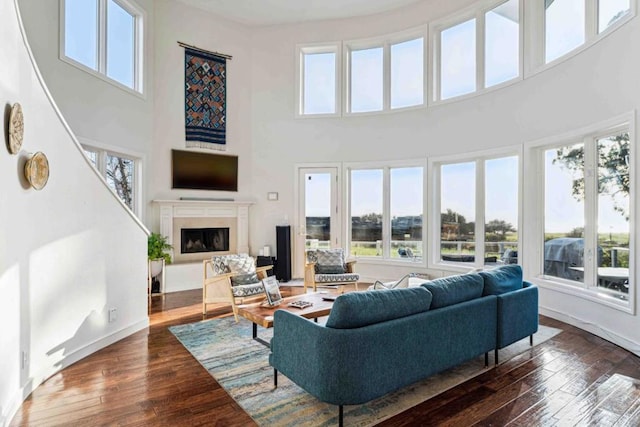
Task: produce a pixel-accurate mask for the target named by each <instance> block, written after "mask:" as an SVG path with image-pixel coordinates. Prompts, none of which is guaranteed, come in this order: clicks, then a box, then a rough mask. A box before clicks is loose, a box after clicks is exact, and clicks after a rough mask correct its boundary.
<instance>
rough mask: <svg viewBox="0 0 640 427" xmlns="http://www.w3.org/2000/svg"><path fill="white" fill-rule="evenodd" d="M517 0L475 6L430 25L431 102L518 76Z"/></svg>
mask: <svg viewBox="0 0 640 427" xmlns="http://www.w3.org/2000/svg"><path fill="white" fill-rule="evenodd" d="M520 31H521V29H520V0H508V1H504V2H501V3H498V4H497V5H495V6H493V7H492V8H490V9H480V8H479V9H478V10H477V11H475V13H474V14H472V15H470V14H469V13H467V14H465V15H463V16H461V17H460V18H458V19H455V17H454V18H450V19H448V20H446V21H444V22H443V23H439V24H436V25H435V26H434V31H433V36H434V38H435V40H437V42H436V50H435V52H434V54H435V55H436V61H435V62H436V63H437V64H438V68H437V72H436V73H435V75H436V79H435V85H436V87H437V88H438V90H437V91H436V92H435V94H436V97H435V98H434V100H435V101H438V100H446V99H450V98H454V97H457V96H461V95H466V94H469V93H473V92H476V91H478V90H481V89H486V88H489V87H492V86H496V85H498V84H501V83H504V82H507V81H510V80H513V79H516V78H518V77H519V76H520V74H521V73H520V68H521V67H520V62H521V59H520V58H521V49H520Z"/></svg>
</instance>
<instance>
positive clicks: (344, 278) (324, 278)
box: [315, 273, 360, 283]
mask: <svg viewBox="0 0 640 427" xmlns="http://www.w3.org/2000/svg"><path fill="white" fill-rule="evenodd" d="M315 279H316V283H342V282H357V281H358V280H360V275H359V274H357V273H345V274H316V276H315Z"/></svg>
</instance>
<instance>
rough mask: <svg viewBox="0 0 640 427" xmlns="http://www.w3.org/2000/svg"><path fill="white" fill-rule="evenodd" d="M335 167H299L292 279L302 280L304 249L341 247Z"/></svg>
mask: <svg viewBox="0 0 640 427" xmlns="http://www.w3.org/2000/svg"><path fill="white" fill-rule="evenodd" d="M338 179H339V175H338V167H333V166H332V167H300V168H298V191H299V194H298V221H297V230H296V244H295V248H296V256H295V269H294V270H295V277H304V250H305V249H307V248H334V247H341V233H340V231H341V224H340V216H339V215H338V212H339V210H338V209H339V200H340V198H339V186H338Z"/></svg>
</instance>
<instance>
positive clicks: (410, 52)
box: [391, 37, 424, 108]
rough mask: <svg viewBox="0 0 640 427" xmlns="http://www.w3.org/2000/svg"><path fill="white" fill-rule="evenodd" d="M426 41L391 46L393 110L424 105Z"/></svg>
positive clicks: (412, 41)
mask: <svg viewBox="0 0 640 427" xmlns="http://www.w3.org/2000/svg"><path fill="white" fill-rule="evenodd" d="M423 80H424V39H423V38H422V37H420V38H419V39H415V40H410V41H407V42H404V43H398V44H394V45H391V108H402V107H410V106H412V105H421V104H423V103H424V86H423V84H424V83H423Z"/></svg>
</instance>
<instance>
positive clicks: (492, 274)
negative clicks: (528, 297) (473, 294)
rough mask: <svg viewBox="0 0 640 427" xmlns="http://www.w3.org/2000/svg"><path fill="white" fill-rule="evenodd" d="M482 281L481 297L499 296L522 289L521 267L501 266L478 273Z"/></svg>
mask: <svg viewBox="0 0 640 427" xmlns="http://www.w3.org/2000/svg"><path fill="white" fill-rule="evenodd" d="M479 274H480V276H482V278H483V279H484V291H483V292H482V295H500V294H504V293H506V292H511V291H515V290H518V289H522V287H523V282H522V267H520V266H519V265H517V264H509V265H502V266H500V267H497V268H494V269H493V270H487V271H483V272H481V273H479Z"/></svg>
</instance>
